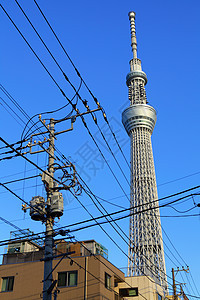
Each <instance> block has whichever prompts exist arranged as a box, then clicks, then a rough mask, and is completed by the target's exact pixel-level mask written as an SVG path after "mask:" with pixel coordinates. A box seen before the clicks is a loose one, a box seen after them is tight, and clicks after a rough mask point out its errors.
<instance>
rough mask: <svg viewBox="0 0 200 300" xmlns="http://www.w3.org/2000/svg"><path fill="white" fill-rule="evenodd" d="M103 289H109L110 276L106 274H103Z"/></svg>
mask: <svg viewBox="0 0 200 300" xmlns="http://www.w3.org/2000/svg"><path fill="white" fill-rule="evenodd" d="M105 287H106V288H107V289H109V290H110V289H111V276H110V275H109V274H107V273H105Z"/></svg>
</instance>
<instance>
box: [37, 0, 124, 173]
mask: <svg viewBox="0 0 200 300" xmlns="http://www.w3.org/2000/svg"><path fill="white" fill-rule="evenodd" d="M34 2H35V4H36V6H37V8H38V10H39V12H40V13H41V15H42V17H43V18H44V20H45V22H46V23H47V25H48V26H49V28H50V30H51V31H52V33H53V35H54V37H55V38H56V40H57V42H58V43H59V45H60V47H61V48H62V50H63V51H64V53H65V55H66V56H67V58H68V59H69V61H70V62H71V64H72V66H73V67H74V70H75V71H76V73H77V75H78V77H80V78H81V80H82V81H83V84H84V85H85V87H86V89H87V90H88V92H89V93H90V95H91V96H92V98H93V99H94V101H95V103H96V104H97V106H100V107H102V106H101V105H100V103H99V101H98V100H97V98H96V97H95V96H94V95H93V93H92V91H91V90H90V89H89V87H88V85H87V84H86V82H85V80H84V79H83V77H82V76H81V74H80V72H79V71H78V69H77V68H76V66H75V64H74V62H73V61H72V59H71V58H70V56H69V54H68V53H67V51H66V49H65V48H64V46H63V45H62V43H61V41H60V39H59V38H58V36H57V34H56V33H55V31H54V29H53V28H52V26H51V24H50V23H49V21H48V20H47V18H46V16H45V15H44V13H43V11H42V9H41V8H40V6H39V5H38V3H37V1H36V0H34ZM102 113H103V117H104V120H105V121H106V123H107V124H108V127H109V129H110V131H111V133H112V136H113V138H114V139H115V141H116V144H117V146H118V148H119V150H120V152H121V153H122V156H123V158H124V160H125V162H126V164H127V166H128V167H129V168H130V165H129V162H128V161H127V159H126V156H125V155H124V153H123V151H122V148H121V147H120V145H119V142H118V140H117V138H116V135H115V133H114V132H113V130H112V128H111V126H110V124H109V122H108V119H107V117H106V114H105V110H104V109H103V108H102Z"/></svg>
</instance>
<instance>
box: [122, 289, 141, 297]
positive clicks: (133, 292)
mask: <svg viewBox="0 0 200 300" xmlns="http://www.w3.org/2000/svg"><path fill="white" fill-rule="evenodd" d="M119 295H120V296H121V297H135V296H138V288H130V289H120V290H119Z"/></svg>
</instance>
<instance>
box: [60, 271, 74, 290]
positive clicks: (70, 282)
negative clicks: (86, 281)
mask: <svg viewBox="0 0 200 300" xmlns="http://www.w3.org/2000/svg"><path fill="white" fill-rule="evenodd" d="M77 278H78V271H69V272H59V273H58V287H66V286H77Z"/></svg>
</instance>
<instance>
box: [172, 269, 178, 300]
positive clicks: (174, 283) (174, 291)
mask: <svg viewBox="0 0 200 300" xmlns="http://www.w3.org/2000/svg"><path fill="white" fill-rule="evenodd" d="M172 280H173V295H174V300H177V295H176V282H175V275H174V268H172Z"/></svg>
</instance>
